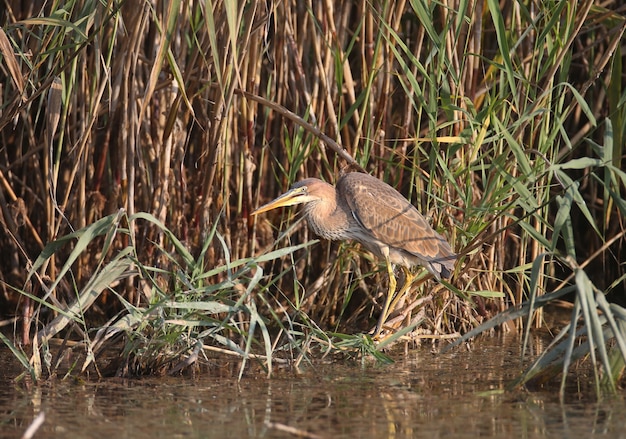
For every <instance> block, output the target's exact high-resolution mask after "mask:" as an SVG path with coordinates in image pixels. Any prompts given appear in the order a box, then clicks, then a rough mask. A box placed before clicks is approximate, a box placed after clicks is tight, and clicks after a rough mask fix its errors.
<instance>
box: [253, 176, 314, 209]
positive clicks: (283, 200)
mask: <svg viewBox="0 0 626 439" xmlns="http://www.w3.org/2000/svg"><path fill="white" fill-rule="evenodd" d="M320 184H321V185H326V183H323V182H322V181H321V180H317V179H315V178H309V179H306V180H302V181H299V182H297V183H295V184H294V185H293V186H292V187H291V189H289V190H288V191H287V192H285V193H284V194H282V195H280V196H279V197H278V198H276V199H274V200H272V201H270V202H269V203H267V204H264V205H263V206H261V207H259V208H258V209H257V210H255V211H254V212H252V214H251V215H258V214H259V213H263V212H267V211H268V210H272V209H276V208H278V207H286V206H295V205H296V204H303V203H310V202H312V201H319V200H320V195H319V194H317V193H316V188H317V187H318V186H319V185H320Z"/></svg>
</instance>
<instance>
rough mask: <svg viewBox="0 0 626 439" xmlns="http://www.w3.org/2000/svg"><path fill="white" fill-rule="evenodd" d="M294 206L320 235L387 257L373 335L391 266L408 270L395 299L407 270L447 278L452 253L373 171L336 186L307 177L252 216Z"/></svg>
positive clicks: (383, 316) (391, 283) (386, 310)
mask: <svg viewBox="0 0 626 439" xmlns="http://www.w3.org/2000/svg"><path fill="white" fill-rule="evenodd" d="M296 204H304V211H305V215H306V217H307V221H308V223H309V226H310V227H311V229H312V230H313V231H314V232H315V233H316V234H317V235H319V236H320V237H322V238H325V239H330V240H344V239H353V240H355V241H358V242H360V243H361V244H363V245H364V246H365V247H366V248H367V249H368V250H370V251H371V252H372V253H374V254H376V255H377V256H379V257H383V258H384V259H385V262H386V265H387V270H388V272H389V294H388V296H387V300H386V302H385V306H384V307H383V312H382V314H381V316H380V320H379V322H378V325H377V327H376V330H375V334H378V333H379V332H380V330H381V329H382V326H383V324H384V323H385V321H386V319H387V317H388V313H389V306H390V304H391V301H392V298H393V295H394V294H395V289H396V279H395V276H394V274H393V269H392V267H391V264H398V265H400V266H402V267H404V268H405V272H406V274H407V278H406V281H405V284H404V286H403V287H402V290H401V291H400V294H399V297H402V295H403V294H404V293H405V292H406V291H407V290H408V288H409V286H410V284H411V282H412V280H413V277H414V276H413V275H412V274H411V272H410V271H409V270H408V269H409V268H411V267H413V266H415V265H422V266H424V267H425V268H426V269H427V270H428V271H429V272H430V273H432V275H433V276H435V278H437V279H438V280H439V279H441V277H445V278H447V277H450V275H451V272H452V270H453V269H454V262H455V261H456V255H455V254H454V252H453V251H452V248H451V247H450V245H449V244H448V242H447V241H446V240H445V238H444V237H443V236H441V235H440V234H439V233H437V232H436V231H434V230H433V229H432V227H430V225H429V224H428V222H427V221H426V219H425V218H424V217H423V216H422V215H421V214H420V213H419V212H418V211H417V209H416V208H415V207H414V206H413V205H412V204H411V203H409V201H408V200H407V199H406V198H404V197H403V196H402V195H401V194H400V193H399V192H398V191H396V190H395V189H394V188H392V187H391V186H389V185H388V184H386V183H384V182H382V181H380V180H379V179H377V178H375V177H372V176H371V175H368V174H362V173H358V172H354V173H349V174H345V175H343V176H341V177H340V178H339V180H338V181H337V186H336V187H333V186H331V185H330V184H328V183H325V182H323V181H321V180H318V179H317V178H308V179H306V180H302V181H300V182H298V183H295V184H294V185H293V186H292V188H291V189H290V190H289V191H288V192H286V193H284V194H283V195H281V196H279V197H278V198H276V199H275V200H273V201H271V202H269V203H267V204H265V205H264V206H261V207H259V208H258V209H257V210H256V211H254V212H253V213H252V214H253V215H257V214H259V213H262V212H266V211H268V210H272V209H275V208H277V207H283V206H293V205H296Z"/></svg>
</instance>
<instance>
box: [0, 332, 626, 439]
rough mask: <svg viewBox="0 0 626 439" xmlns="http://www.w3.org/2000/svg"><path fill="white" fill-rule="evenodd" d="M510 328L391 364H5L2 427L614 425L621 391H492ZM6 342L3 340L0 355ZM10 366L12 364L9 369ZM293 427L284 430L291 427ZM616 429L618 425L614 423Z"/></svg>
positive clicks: (236, 433)
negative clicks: (193, 371)
mask: <svg viewBox="0 0 626 439" xmlns="http://www.w3.org/2000/svg"><path fill="white" fill-rule="evenodd" d="M517 345H518V342H517V340H515V339H513V340H512V339H510V338H509V339H506V338H504V339H485V340H481V341H479V342H477V343H476V344H475V346H474V350H473V351H472V352H466V351H463V350H457V351H455V352H451V353H446V354H433V353H432V352H431V351H430V350H429V349H427V348H423V349H418V350H411V351H409V353H408V355H404V354H402V353H401V352H398V353H397V355H396V358H397V361H396V363H395V364H393V365H390V366H375V365H371V366H368V367H366V368H361V367H360V366H355V365H341V366H337V365H328V364H325V365H319V366H315V367H309V368H308V369H307V370H304V371H303V372H302V373H301V374H299V375H296V374H287V373H283V374H282V375H281V374H280V373H279V374H278V375H277V376H275V377H274V378H272V379H269V380H268V379H266V378H264V377H248V378H244V379H243V380H242V381H240V382H237V380H236V379H231V378H229V377H215V376H204V377H199V378H195V379H190V378H151V379H141V380H117V379H109V380H104V381H101V382H97V383H84V382H68V381H60V380H59V381H57V382H52V383H49V384H43V385H41V386H38V387H32V388H30V389H25V388H24V387H23V386H14V385H12V384H10V381H9V376H4V377H3V376H2V375H1V374H3V373H10V372H7V370H8V369H7V368H6V367H3V366H4V365H2V364H0V368H1V369H2V371H0V381H2V383H0V422H1V423H2V429H1V434H0V437H20V436H21V434H22V433H23V432H24V431H25V429H26V428H27V426H28V425H29V424H30V423H31V422H32V420H33V419H34V418H35V417H36V416H37V414H38V413H41V412H44V413H45V415H46V417H45V422H44V424H43V426H42V427H41V428H40V430H39V431H38V432H37V434H36V435H35V437H58V438H64V439H65V438H66V437H76V438H80V437H85V438H87V437H89V438H107V439H112V438H117V437H120V438H121V437H133V438H142V437H150V438H154V437H168V438H169V437H198V438H200V437H202V438H204V437H226V436H228V437H285V438H288V437H295V434H294V432H296V433H300V434H308V435H309V437H322V438H326V437H333V438H353V437H364V438H396V437H397V438H401V437H428V438H439V437H468V438H470V437H471V438H475V437H594V436H600V435H603V436H605V435H608V436H614V435H617V434H621V433H622V432H623V428H624V419H626V406H625V404H624V401H622V400H621V399H613V400H611V401H603V402H595V401H592V400H589V399H587V400H582V399H580V398H579V396H578V395H576V394H570V395H568V403H567V404H564V405H561V404H559V402H558V397H557V392H546V391H535V392H531V393H527V392H523V391H516V392H508V393H503V392H500V390H502V389H503V388H504V387H505V385H506V383H507V382H509V381H510V380H511V379H512V378H513V377H514V376H515V375H516V374H517V373H518V372H519V370H520V367H521V366H520V363H519V351H518V348H517ZM8 356H9V355H8V353H7V352H0V358H1V359H4V360H0V361H5V359H6V358H7V357H8ZM15 375H16V374H13V375H10V376H15ZM290 429H291V430H292V431H291V432H290V431H288V430H290ZM618 432H619V433H618Z"/></svg>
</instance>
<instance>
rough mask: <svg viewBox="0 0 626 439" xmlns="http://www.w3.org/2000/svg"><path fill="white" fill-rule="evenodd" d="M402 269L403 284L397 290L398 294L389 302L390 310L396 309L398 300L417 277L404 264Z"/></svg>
mask: <svg viewBox="0 0 626 439" xmlns="http://www.w3.org/2000/svg"><path fill="white" fill-rule="evenodd" d="M402 270H403V271H404V284H403V285H402V288H400V291H398V295H397V296H396V299H395V300H394V301H393V302H391V306H390V309H392V310H393V309H396V306H397V305H398V302H400V300H402V298H403V297H404V295H405V294H406V293H407V292H408V291H409V288H411V285H412V284H413V281H414V280H415V278H416V277H417V276H416V275H415V274H413V273H412V272H411V270H410V269H408V268H406V267H404V266H403V267H402Z"/></svg>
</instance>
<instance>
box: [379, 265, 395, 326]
mask: <svg viewBox="0 0 626 439" xmlns="http://www.w3.org/2000/svg"><path fill="white" fill-rule="evenodd" d="M385 263H386V264H387V272H388V273H389V291H388V292H387V298H386V299H385V305H384V306H383V312H382V313H381V314H380V317H379V318H378V324H376V329H375V330H374V337H376V336H377V335H378V334H380V331H382V329H383V325H384V324H385V321H387V317H388V314H389V306H390V305H391V301H392V299H393V296H394V294H395V293H396V285H397V282H396V276H395V275H394V274H393V267H392V266H391V261H390V260H389V256H388V255H385Z"/></svg>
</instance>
